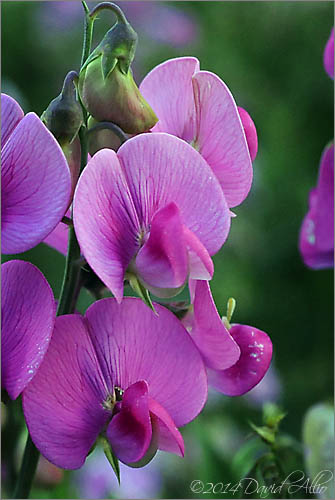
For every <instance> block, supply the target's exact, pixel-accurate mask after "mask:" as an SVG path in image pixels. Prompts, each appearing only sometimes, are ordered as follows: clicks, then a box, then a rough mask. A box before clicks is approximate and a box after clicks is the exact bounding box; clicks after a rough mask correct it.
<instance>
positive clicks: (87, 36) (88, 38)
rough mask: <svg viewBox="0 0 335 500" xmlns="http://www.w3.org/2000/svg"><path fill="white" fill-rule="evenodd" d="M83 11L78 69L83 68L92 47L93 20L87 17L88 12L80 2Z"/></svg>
mask: <svg viewBox="0 0 335 500" xmlns="http://www.w3.org/2000/svg"><path fill="white" fill-rule="evenodd" d="M82 4H83V6H84V9H85V28H84V43H83V51H82V55H81V63H80V67H82V66H84V63H85V61H86V59H87V58H88V56H89V55H90V52H91V45H92V34H93V24H94V20H95V18H94V17H93V18H91V17H90V15H89V10H88V7H87V5H86V3H85V2H82Z"/></svg>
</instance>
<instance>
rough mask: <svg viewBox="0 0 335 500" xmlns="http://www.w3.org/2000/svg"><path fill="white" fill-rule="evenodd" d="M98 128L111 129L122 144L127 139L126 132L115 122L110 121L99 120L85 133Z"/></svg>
mask: <svg viewBox="0 0 335 500" xmlns="http://www.w3.org/2000/svg"><path fill="white" fill-rule="evenodd" d="M98 130H111V131H112V132H114V134H115V135H116V136H117V137H118V138H119V139H120V141H121V144H123V143H124V142H126V140H127V136H126V134H125V133H124V132H123V130H122V129H121V128H120V127H118V126H117V125H116V124H115V123H112V122H99V123H97V124H96V125H94V126H93V127H92V128H90V129H89V130H88V131H87V134H88V135H89V134H91V133H92V132H96V131H98Z"/></svg>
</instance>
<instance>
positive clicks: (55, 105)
mask: <svg viewBox="0 0 335 500" xmlns="http://www.w3.org/2000/svg"><path fill="white" fill-rule="evenodd" d="M75 78H78V75H77V73H76V72H75V71H70V73H68V74H67V75H66V77H65V80H64V85H63V89H62V92H61V93H60V94H59V96H58V97H56V98H55V99H53V101H51V103H50V104H49V106H48V107H47V109H46V110H45V111H44V113H43V114H42V116H41V120H42V121H43V122H44V124H45V125H46V126H47V127H48V129H49V130H50V132H52V134H53V135H54V136H55V137H56V139H57V140H58V142H59V144H60V145H61V146H62V147H63V146H64V145H65V144H69V143H71V142H72V141H73V140H74V138H75V137H76V136H77V134H78V131H79V129H80V127H81V125H82V124H83V112H82V108H81V105H80V103H79V102H78V101H77V99H76V89H75V86H74V82H73V81H74V79H75Z"/></svg>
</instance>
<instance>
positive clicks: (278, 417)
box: [263, 403, 287, 432]
mask: <svg viewBox="0 0 335 500" xmlns="http://www.w3.org/2000/svg"><path fill="white" fill-rule="evenodd" d="M286 415H287V413H285V412H283V411H282V410H281V409H280V408H279V407H278V406H277V405H276V404H274V403H265V404H264V406H263V423H264V425H266V426H267V427H270V428H272V429H274V431H275V432H277V430H278V426H279V423H280V422H281V421H282V420H283V418H284V417H286Z"/></svg>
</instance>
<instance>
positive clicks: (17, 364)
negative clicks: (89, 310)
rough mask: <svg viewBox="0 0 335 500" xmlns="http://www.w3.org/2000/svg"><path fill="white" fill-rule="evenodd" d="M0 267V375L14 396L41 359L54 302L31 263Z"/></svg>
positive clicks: (46, 346)
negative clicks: (0, 331) (0, 328)
mask: <svg viewBox="0 0 335 500" xmlns="http://www.w3.org/2000/svg"><path fill="white" fill-rule="evenodd" d="M1 270H2V286H1V326H2V336H1V379H2V386H3V387H4V388H5V389H6V391H7V392H8V394H9V396H10V398H11V399H16V398H17V397H18V396H19V394H21V392H22V391H23V389H24V388H25V387H26V386H27V385H28V383H29V382H30V381H31V380H32V378H33V377H34V376H35V374H36V372H37V370H38V368H39V366H40V364H41V362H42V360H43V357H44V355H45V353H46V350H47V348H48V345H49V341H50V338H51V333H52V330H53V326H54V322H55V316H56V306H55V301H54V296H53V293H52V290H51V288H50V286H49V284H48V282H47V281H46V279H45V278H44V276H43V274H42V273H41V271H39V270H38V269H37V268H36V267H35V266H33V264H30V263H29V262H23V261H20V260H11V261H9V262H6V263H5V264H3V265H2V266H1Z"/></svg>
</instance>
